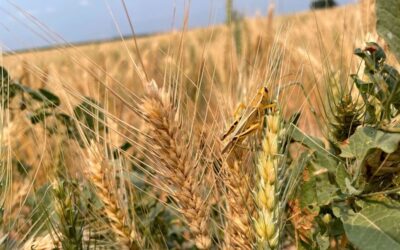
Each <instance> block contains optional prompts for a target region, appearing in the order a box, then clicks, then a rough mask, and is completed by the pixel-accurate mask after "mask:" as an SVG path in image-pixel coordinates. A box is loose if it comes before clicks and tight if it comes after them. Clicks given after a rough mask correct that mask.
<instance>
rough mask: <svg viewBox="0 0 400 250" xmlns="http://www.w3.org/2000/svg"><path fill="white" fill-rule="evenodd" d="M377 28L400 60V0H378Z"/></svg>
mask: <svg viewBox="0 0 400 250" xmlns="http://www.w3.org/2000/svg"><path fill="white" fill-rule="evenodd" d="M376 17H377V22H376V26H377V27H376V28H377V31H378V34H379V35H380V36H382V37H383V38H384V39H385V41H386V42H387V43H388V44H389V46H390V48H391V50H392V52H393V53H394V55H395V56H396V58H397V60H399V61H400V1H398V0H377V1H376Z"/></svg>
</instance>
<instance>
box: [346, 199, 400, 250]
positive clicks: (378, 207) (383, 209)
mask: <svg viewBox="0 0 400 250" xmlns="http://www.w3.org/2000/svg"><path fill="white" fill-rule="evenodd" d="M342 218H343V225H344V229H345V231H346V235H347V237H348V238H349V240H350V242H351V243H352V244H354V246H356V248H358V249H362V250H375V249H388V250H389V249H390V250H391V249H400V223H398V222H399V221H400V206H399V205H392V204H391V205H389V204H383V203H378V202H374V203H372V202H369V203H367V204H365V206H364V208H363V209H362V210H361V211H360V212H358V213H351V214H348V216H343V217H342Z"/></svg>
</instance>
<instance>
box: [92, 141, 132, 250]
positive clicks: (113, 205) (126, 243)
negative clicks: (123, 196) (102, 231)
mask: <svg viewBox="0 0 400 250" xmlns="http://www.w3.org/2000/svg"><path fill="white" fill-rule="evenodd" d="M87 152H88V154H87V163H88V168H87V172H86V176H87V178H88V179H89V181H90V182H91V183H92V184H93V185H94V186H95V188H96V194H97V196H98V197H99V199H100V200H101V201H102V202H103V204H104V213H105V215H106V217H107V219H108V222H109V226H110V227H111V230H112V232H113V233H114V234H115V237H116V239H117V242H118V244H119V247H120V249H132V248H134V246H136V245H140V244H139V243H140V239H139V235H138V233H137V231H136V229H135V226H134V223H129V220H128V219H129V218H127V217H128V216H126V215H125V214H124V213H123V212H122V209H121V208H120V207H119V205H118V204H120V202H119V200H118V198H117V197H116V195H115V192H112V191H111V190H112V186H113V185H112V184H111V181H110V178H109V172H108V171H110V169H109V168H110V166H108V164H107V160H106V159H104V156H103V155H102V154H101V153H100V149H99V147H98V146H97V145H96V144H95V143H92V144H91V146H90V148H89V150H88V151H87Z"/></svg>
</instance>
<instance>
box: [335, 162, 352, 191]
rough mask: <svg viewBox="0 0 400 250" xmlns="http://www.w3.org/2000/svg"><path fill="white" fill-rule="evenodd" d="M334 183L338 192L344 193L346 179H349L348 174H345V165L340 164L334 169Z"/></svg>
mask: <svg viewBox="0 0 400 250" xmlns="http://www.w3.org/2000/svg"><path fill="white" fill-rule="evenodd" d="M335 179H336V183H337V184H338V186H339V188H340V190H341V191H342V192H343V193H344V192H346V191H347V189H346V179H350V175H349V173H347V171H346V168H345V165H344V164H342V163H340V164H339V165H338V166H337V168H336V174H335Z"/></svg>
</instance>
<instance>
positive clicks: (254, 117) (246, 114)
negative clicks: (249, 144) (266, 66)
mask: <svg viewBox="0 0 400 250" xmlns="http://www.w3.org/2000/svg"><path fill="white" fill-rule="evenodd" d="M270 99H271V98H270V96H269V91H268V88H267V87H261V88H260V89H259V90H258V91H257V94H256V96H255V97H254V98H253V99H252V101H251V103H250V104H249V105H248V107H246V106H244V105H243V103H242V104H240V105H239V107H238V109H237V110H236V112H235V115H234V116H236V117H237V118H236V119H235V121H234V122H233V123H232V124H231V125H230V127H229V129H228V130H227V131H226V132H225V133H224V134H223V135H222V136H221V140H222V141H223V140H225V139H226V140H227V143H226V144H225V146H224V148H223V149H222V153H225V152H227V151H230V150H231V149H232V148H233V146H235V144H236V143H238V142H240V141H242V140H244V139H245V138H246V136H248V135H250V134H253V133H254V132H256V131H258V130H260V129H261V128H262V127H263V124H264V115H265V112H266V111H267V109H269V108H274V107H275V106H276V104H275V103H271V101H270ZM243 109H244V111H243V112H242V115H240V116H237V113H239V110H243Z"/></svg>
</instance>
